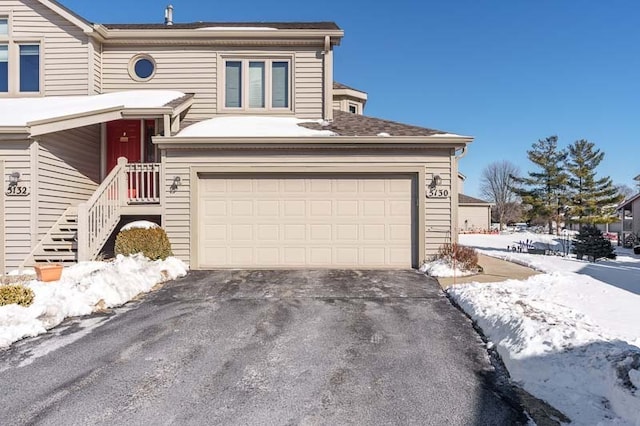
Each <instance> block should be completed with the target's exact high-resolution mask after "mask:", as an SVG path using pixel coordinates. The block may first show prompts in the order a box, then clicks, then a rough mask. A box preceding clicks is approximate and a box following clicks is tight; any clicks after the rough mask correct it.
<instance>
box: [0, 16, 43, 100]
mask: <svg viewBox="0 0 640 426" xmlns="http://www.w3.org/2000/svg"><path fill="white" fill-rule="evenodd" d="M10 23H11V20H10V19H9V17H7V16H2V15H0V94H3V93H8V94H11V95H16V94H21V93H40V91H41V88H40V86H41V84H40V78H41V75H40V74H41V71H40V70H41V65H42V64H41V59H40V58H41V57H40V42H39V41H33V40H20V39H15V38H14V37H13V36H12V34H11V25H10Z"/></svg>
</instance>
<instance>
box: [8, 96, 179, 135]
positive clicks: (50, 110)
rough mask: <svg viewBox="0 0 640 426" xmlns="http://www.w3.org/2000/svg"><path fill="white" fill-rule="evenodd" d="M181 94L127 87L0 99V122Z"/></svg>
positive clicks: (158, 101) (137, 104)
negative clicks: (99, 92)
mask: <svg viewBox="0 0 640 426" xmlns="http://www.w3.org/2000/svg"><path fill="white" fill-rule="evenodd" d="M183 96H184V93H182V92H178V91H175V90H130V91H124V92H114V93H107V94H102V95H92V96H45V97H42V98H12V99H0V126H26V125H27V124H28V123H30V122H33V121H40V120H51V119H55V118H60V117H65V116H68V115H72V114H86V113H91V112H98V111H100V110H104V109H110V108H118V107H120V108H159V107H162V106H164V105H166V104H168V103H169V102H171V101H173V100H175V99H178V98H181V97H183Z"/></svg>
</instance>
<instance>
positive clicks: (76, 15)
mask: <svg viewBox="0 0 640 426" xmlns="http://www.w3.org/2000/svg"><path fill="white" fill-rule="evenodd" d="M49 1H50V2H51V3H53V4H55V5H56V6H58V7H59V8H60V9H63V10H64V11H65V12H67V13H68V14H70V15H73V16H74V17H75V18H77V19H79V20H81V21H82V22H84V23H85V24H87V25H89V26H93V22H90V21H88V20H87V19H85V18H84V17H83V16H81V15H78V14H77V13H76V12H74V11H73V10H71V9H69V8H68V7H67V6H65V5H63V4H62V3H60V2H59V1H57V0H49Z"/></svg>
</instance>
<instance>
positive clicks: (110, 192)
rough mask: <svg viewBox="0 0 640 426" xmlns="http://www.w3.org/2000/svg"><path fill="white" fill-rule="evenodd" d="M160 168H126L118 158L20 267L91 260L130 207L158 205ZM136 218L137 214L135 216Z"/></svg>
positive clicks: (134, 165)
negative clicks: (94, 188) (84, 198)
mask: <svg viewBox="0 0 640 426" xmlns="http://www.w3.org/2000/svg"><path fill="white" fill-rule="evenodd" d="M159 188H160V164H158V163H142V164H138V163H134V164H128V163H127V159H126V158H119V159H118V164H117V165H116V167H114V168H113V170H111V172H110V173H109V174H108V175H107V177H106V178H105V179H104V180H103V181H102V183H101V184H100V186H99V187H98V188H97V189H96V191H95V192H94V193H93V195H92V196H91V197H90V198H89V199H88V200H87V201H86V202H83V203H80V204H79V205H78V206H71V207H68V208H67V209H66V210H65V211H64V213H63V214H62V215H61V216H60V218H58V220H57V221H56V223H55V224H54V225H53V226H52V227H51V229H49V231H48V232H47V233H46V234H45V235H44V237H42V239H41V240H40V242H39V243H38V245H36V246H35V247H34V248H33V250H31V253H30V254H29V255H28V256H27V258H26V259H25V260H24V261H23V262H22V264H21V267H25V266H33V265H35V264H39V263H60V264H67V265H68V264H72V263H76V262H79V261H87V260H95V259H96V258H98V257H99V256H100V251H101V249H102V247H103V246H104V244H105V243H106V242H107V240H108V238H109V237H110V236H111V234H112V233H113V231H114V230H115V228H116V226H117V224H118V222H119V221H120V217H121V215H122V213H123V209H125V208H126V207H127V206H130V205H136V206H144V205H159V203H160V189H159ZM138 214H140V213H138Z"/></svg>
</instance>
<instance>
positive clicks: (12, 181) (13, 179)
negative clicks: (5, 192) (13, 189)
mask: <svg viewBox="0 0 640 426" xmlns="http://www.w3.org/2000/svg"><path fill="white" fill-rule="evenodd" d="M18 182H20V172H12V173H11V174H10V175H9V186H16V185H18Z"/></svg>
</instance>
